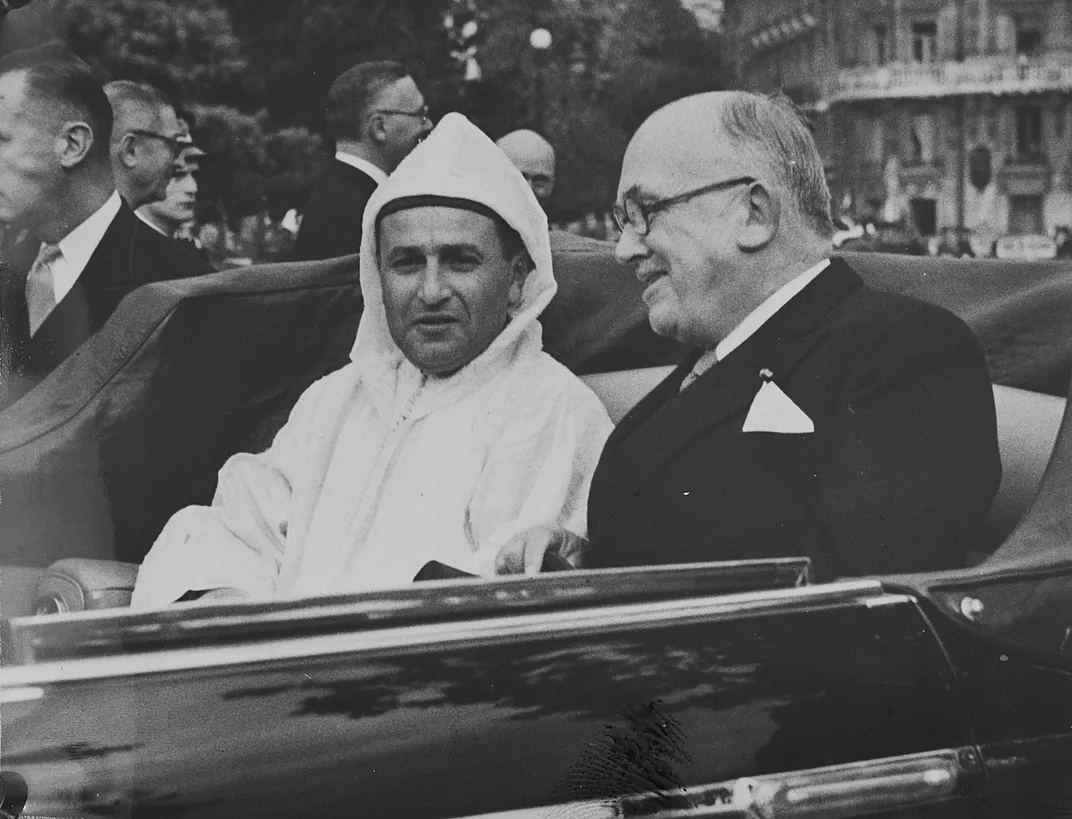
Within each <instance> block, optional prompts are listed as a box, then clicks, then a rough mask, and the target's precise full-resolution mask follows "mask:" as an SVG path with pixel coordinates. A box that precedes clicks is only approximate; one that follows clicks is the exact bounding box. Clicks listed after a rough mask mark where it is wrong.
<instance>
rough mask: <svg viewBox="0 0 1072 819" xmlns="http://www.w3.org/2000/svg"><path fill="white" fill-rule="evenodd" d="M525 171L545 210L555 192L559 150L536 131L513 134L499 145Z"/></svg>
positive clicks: (523, 172) (516, 165) (503, 138)
mask: <svg viewBox="0 0 1072 819" xmlns="http://www.w3.org/2000/svg"><path fill="white" fill-rule="evenodd" d="M495 144H496V145H498V146H499V147H500V148H501V149H502V151H503V153H505V154H506V155H507V156H508V157H510V161H511V162H513V163H514V167H515V168H517V169H518V170H519V171H521V175H522V176H523V177H525V181H526V182H528V183H529V187H530V188H532V192H533V193H534V194H536V199H537V200H538V201H539V203H540V204H541V205H543V206H544V207H546V206H547V200H548V199H550V198H551V194H552V193H553V192H554V190H555V149H554V148H553V147H552V146H551V143H550V142H548V141H547V140H546V139H544V138H543V137H542V136H540V135H539V134H537V133H536V132H535V131H529V130H527V129H522V130H520V131H511V132H510V133H508V134H507V135H506V136H503V137H500V138H499V140H498V141H497V142H496V143H495Z"/></svg>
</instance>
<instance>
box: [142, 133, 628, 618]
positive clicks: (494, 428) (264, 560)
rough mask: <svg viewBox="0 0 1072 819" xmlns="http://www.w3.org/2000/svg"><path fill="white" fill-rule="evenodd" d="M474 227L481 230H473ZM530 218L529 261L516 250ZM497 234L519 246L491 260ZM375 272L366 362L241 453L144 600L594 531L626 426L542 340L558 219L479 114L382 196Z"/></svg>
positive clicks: (290, 591)
mask: <svg viewBox="0 0 1072 819" xmlns="http://www.w3.org/2000/svg"><path fill="white" fill-rule="evenodd" d="M481 220H484V221H483V222H481ZM466 225H469V226H472V231H473V232H474V233H475V234H479V235H478V236H474V237H472V239H471V241H470V240H469V239H466V240H465V241H458V240H457V233H458V228H459V226H463V227H464V226H466ZM489 226H493V227H494V228H495V230H496V231H497V234H489V232H488V230H489V229H490V228H489ZM504 227H505V230H504ZM452 230H453V231H454V233H453V234H452V233H451V231H452ZM511 232H512V233H516V237H515V238H519V240H520V242H521V243H523V246H524V252H521V253H520V254H519V255H520V257H524V262H523V266H521V267H519V265H518V259H519V257H518V256H515V257H514V258H512V259H506V254H507V252H508V251H509V250H510V248H509V247H508V244H509V243H508V242H506V241H504V240H503V238H502V237H503V235H504V234H511ZM489 235H498V236H499V237H500V239H499V241H498V242H494V241H490V242H489V240H488V239H487V237H488V236H489ZM511 235H512V234H511ZM385 237H386V238H385ZM481 237H483V238H481ZM481 241H483V242H484V245H485V246H486V245H488V244H498V245H499V248H498V249H497V250H496V253H499V252H500V251H501V256H502V259H490V260H489V259H488V258H484V257H479V253H478V252H477V255H476V257H474V256H473V255H472V252H473V248H474V247H476V251H479V250H480V242H481ZM378 245H382V246H378ZM466 253H470V255H469V256H466ZM488 255H489V256H490V255H494V254H488ZM381 263H383V264H382V266H381ZM489 264H490V265H492V266H495V265H497V267H495V270H499V271H501V273H499V274H495V275H491V274H489V273H488V270H489V267H488V265H489ZM530 268H531V269H530ZM477 274H479V276H480V277H481V278H480V281H481V282H484V284H479V283H477V282H476V279H474V278H473V277H474V276H476V275H477ZM360 278H361V289H362V295H363V296H364V301H365V310H364V313H363V315H362V317H361V321H360V324H359V327H358V333H357V340H356V342H355V344H354V348H353V351H352V353H351V363H350V364H348V365H347V366H345V367H343V368H342V369H340V370H338V371H336V372H334V373H332V374H330V375H328V376H326V377H325V378H322V379H320V380H319V381H317V382H316V383H315V384H313V385H312V386H311V387H310V388H309V389H308V390H306V392H305V393H304V394H303V395H302V396H301V398H300V399H299V400H298V402H297V404H296V405H295V407H294V409H293V410H292V412H291V415H290V418H289V419H288V421H287V423H286V424H285V425H284V427H283V428H282V429H281V430H280V431H279V433H278V435H277V436H276V438H275V440H274V441H273V443H272V445H271V447H270V448H269V449H268V450H267V451H266V452H263V453H260V454H246V453H241V454H237V455H234V456H233V457H232V458H230V459H229V460H228V461H227V463H226V464H224V466H223V468H222V469H221V471H220V474H219V481H218V484H217V488H216V494H215V497H214V498H213V501H212V505H211V506H208V507H204V506H191V507H187V508H186V509H183V510H181V511H179V512H178V513H176V514H175V515H174V516H173V517H172V518H171V520H170V521H169V522H168V523H167V525H166V526H165V527H164V530H163V531H162V532H161V534H160V536H159V537H158V538H157V540H156V542H155V544H154V545H153V547H152V549H151V550H150V552H149V554H148V555H147V556H146V558H145V561H144V562H143V564H142V566H141V569H140V572H139V575H138V580H137V584H136V586H135V589H134V597H133V601H132V605H133V606H135V607H139V608H147V607H155V606H161V605H166V604H169V603H171V602H173V601H176V600H178V599H180V598H184V597H188V596H196V595H202V596H203V597H209V598H211V597H250V598H259V599H265V598H296V597H310V596H317V595H326V594H336V593H347V592H356V591H363V590H370V589H380V588H390V587H398V586H401V585H405V584H407V583H409V582H410V581H412V580H413V578H414V576H415V575H416V574H417V573H418V572H419V571H420V570H421V568H422V567H423V566H424V565H425V564H426V563H427V562H429V561H432V560H436V561H439V562H440V563H443V564H446V565H448V566H451V567H454V568H457V569H460V570H462V571H464V572H468V573H471V574H475V575H483V576H492V575H494V574H495V559H496V555H497V553H498V550H499V549H500V547H501V546H502V545H503V544H505V543H506V542H507V541H509V540H510V539H511V538H512V537H514V536H515V535H517V534H518V533H519V532H522V531H524V530H526V529H527V528H529V527H531V526H534V525H536V524H540V523H544V522H546V521H547V520H557V521H559V522H560V524H561V525H562V527H563V528H565V529H566V530H568V531H571V532H574V533H576V534H577V535H578V536H583V535H584V533H585V528H586V521H585V516H586V508H587V501H588V488H589V484H590V482H591V480H592V473H593V471H594V470H595V466H596V463H597V461H598V459H599V454H600V451H601V450H602V447H603V443H604V442H605V440H606V438H607V436H608V435H609V433H610V430H611V426H612V425H611V422H610V419H609V418H608V416H607V414H606V411H605V410H604V408H603V406H602V404H601V403H600V402H599V399H598V398H597V397H596V396H595V395H594V393H592V392H591V390H589V389H588V388H587V387H586V386H585V385H584V384H583V383H581V381H580V380H579V379H577V378H576V376H574V375H573V374H572V373H570V372H569V371H568V370H566V369H565V368H564V367H563V366H562V365H560V364H558V363H557V362H556V361H554V360H553V359H552V358H551V357H550V356H549V355H548V354H547V353H545V352H543V349H542V341H541V328H540V323H539V321H538V316H539V315H540V313H541V312H542V311H543V309H544V308H545V307H546V306H547V304H548V303H549V302H550V301H551V298H552V296H553V295H554V293H555V289H556V285H555V281H554V277H553V275H552V271H551V252H550V245H549V239H548V230H547V220H546V217H545V216H544V214H543V211H542V210H541V208H540V206H539V204H538V202H537V201H536V198H535V196H534V195H533V194H532V191H531V190H530V189H529V187H528V185H527V184H526V183H525V180H524V179H523V178H522V176H521V175H520V173H518V171H517V170H516V169H515V168H514V167H513V165H512V164H511V163H510V160H509V159H508V158H507V157H506V155H505V154H503V152H502V151H501V150H500V149H499V148H497V147H496V146H495V144H494V143H493V142H491V140H490V139H488V138H487V137H486V136H485V135H484V134H483V133H482V132H481V131H480V130H479V129H477V128H476V127H475V126H473V125H472V124H471V123H470V122H469V121H468V120H467V119H465V118H464V117H463V116H461V115H459V114H448V115H447V116H446V117H444V118H443V120H442V122H441V123H440V124H439V126H438V127H437V128H436V129H435V130H434V131H433V132H432V133H431V135H430V136H429V137H428V139H426V140H425V141H424V142H423V143H422V144H421V145H419V146H418V147H417V148H416V149H415V150H414V151H413V152H412V153H411V154H410V155H409V156H408V157H407V158H406V159H405V160H404V161H403V162H402V163H401V164H400V165H399V167H398V168H397V169H396V171H395V172H394V173H393V174H392V175H391V177H390V178H389V179H388V181H387V182H386V183H384V184H383V185H381V186H380V187H379V188H378V189H377V190H376V192H375V194H374V195H373V197H372V198H371V199H370V201H369V204H368V207H367V208H366V210H365V214H364V219H363V238H362V246H361V274H360ZM488 288H491V289H490V290H488ZM385 296H386V299H385ZM385 301H386V304H385ZM476 308H480V309H476ZM497 312H498V316H496V313H497ZM489 328H491V329H489Z"/></svg>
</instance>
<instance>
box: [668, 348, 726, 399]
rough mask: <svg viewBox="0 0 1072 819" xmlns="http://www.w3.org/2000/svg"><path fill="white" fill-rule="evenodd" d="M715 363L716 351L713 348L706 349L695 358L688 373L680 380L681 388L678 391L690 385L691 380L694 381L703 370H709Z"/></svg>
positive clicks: (716, 361)
mask: <svg viewBox="0 0 1072 819" xmlns="http://www.w3.org/2000/svg"><path fill="white" fill-rule="evenodd" d="M717 363H718V353H716V352H715V351H714V350H708V351H707V352H706V353H704V354H703V355H702V356H700V357H699V358H698V359H697V360H696V363H695V364H693V365H692V369H691V370H689V374H688V375H686V376H685V378H684V380H683V381H682V382H681V389H680V390H678V392H679V393H682V392H684V391H685V390H686V389H688V388H689V387H691V386H692V384H693V382H694V381H696V379H697V378H699V377H700V376H701V375H703V374H704V373H705V372H707V371H708V370H710V369H711V368H712V367H714V366H715V365H716V364H717Z"/></svg>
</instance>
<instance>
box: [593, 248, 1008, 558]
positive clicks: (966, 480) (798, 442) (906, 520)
mask: <svg viewBox="0 0 1072 819" xmlns="http://www.w3.org/2000/svg"><path fill="white" fill-rule="evenodd" d="M696 358H698V354H696V355H693V356H690V358H689V359H688V360H687V361H686V362H685V363H684V364H682V365H681V366H680V367H678V368H677V369H676V370H675V371H674V372H673V373H672V374H671V375H670V376H669V377H668V378H667V379H666V380H665V381H664V382H663V383H662V384H660V385H659V386H658V387H656V388H655V390H653V391H652V392H651V393H650V394H649V395H648V396H646V397H645V398H644V399H643V400H642V401H641V402H640V403H639V404H638V405H637V406H636V407H635V408H634V409H633V410H632V411H631V412H630V413H629V414H628V415H627V416H626V417H625V418H624V419H623V420H622V421H621V423H620V424H619V425H618V427H617V428H616V429H615V430H614V432H613V434H612V435H611V437H610V439H609V441H608V442H607V445H606V447H605V449H604V451H603V455H602V457H601V459H600V463H599V467H598V469H597V471H596V474H595V477H594V479H593V483H592V489H591V496H590V499H589V507H588V509H589V512H588V515H589V517H588V525H589V535H590V537H591V540H592V544H593V546H594V563H595V565H598V566H628V565H638V564H656V563H687V562H696V561H707V560H735V559H746V558H758V557H777V556H799V555H803V556H808V557H811V558H812V559H813V568H814V570H815V575H816V577H817V578H819V579H824V578H830V577H834V576H839V575H860V574H872V573H886V572H900V571H908V570H927V569H939V568H948V567H952V566H958V565H963V563H964V561H965V552H966V550H967V548H968V546H969V545H970V544H971V542H972V538H973V534H974V533H975V532H976V530H977V528H978V526H979V524H980V523H981V521H982V519H983V516H984V515H985V514H986V512H987V509H988V508H989V506H990V503H991V501H992V500H993V497H994V494H995V492H996V490H997V486H998V481H999V478H1000V475H1001V463H1000V458H999V455H998V446H997V429H996V420H995V413H994V400H993V394H992V392H991V386H990V380H989V377H988V373H987V367H986V362H985V360H984V358H983V354H982V350H981V349H980V347H979V344H978V342H977V341H976V339H975V337H974V336H973V335H972V332H971V330H970V329H969V328H968V327H967V326H966V325H965V324H964V323H963V322H962V321H961V320H960V319H958V318H956V317H955V316H953V315H952V314H951V313H948V312H946V311H944V310H941V309H940V308H936V307H934V306H932V305H928V304H925V303H923V302H917V301H915V300H913V299H908V298H905V297H902V296H896V295H891V294H886V293H880V292H877V291H873V290H870V289H869V288H867V287H866V286H864V285H863V283H862V282H861V280H860V278H859V277H858V276H857V275H856V274H855V273H854V272H853V271H852V270H851V269H850V268H849V267H848V265H846V264H845V263H844V262H842V261H840V260H834V261H833V262H832V264H831V266H830V268H829V269H827V270H826V271H824V272H823V273H822V274H820V275H819V276H818V278H816V279H815V280H814V281H813V282H811V283H810V284H809V285H808V286H807V287H806V288H805V289H804V290H803V291H802V292H801V293H800V294H798V295H797V296H796V298H794V299H793V300H792V301H790V302H789V304H787V305H786V306H785V307H784V308H782V310H780V311H779V312H778V313H777V314H776V315H775V316H774V317H772V318H771V319H770V320H769V321H768V322H767V323H766V324H764V325H763V326H762V327H761V328H760V329H759V330H758V331H757V332H756V334H755V335H753V336H752V337H751V338H749V339H748V340H747V341H746V342H745V343H744V344H742V345H741V346H740V347H738V348H737V349H736V350H734V351H733V352H732V353H730V354H729V355H728V356H727V357H726V359H725V360H724V361H721V362H719V363H718V364H717V365H715V366H714V367H713V368H712V369H710V370H709V371H707V372H706V373H705V374H704V375H703V376H701V377H700V378H699V379H698V380H697V381H696V383H695V384H693V385H692V386H691V387H689V388H688V389H687V390H685V391H684V392H683V393H681V394H680V395H679V393H678V388H679V385H680V384H681V381H682V379H683V378H684V376H685V375H686V373H687V372H688V371H689V370H690V369H691V366H692V363H693V362H694V361H695V360H696ZM764 369H767V370H770V372H771V373H773V381H774V383H775V384H777V385H778V386H779V387H780V388H781V389H782V390H783V391H784V392H785V393H786V395H788V396H789V398H790V399H792V401H793V402H795V403H796V404H797V406H799V407H800V408H801V409H803V411H804V412H805V413H807V415H808V416H809V417H810V418H811V419H812V421H813V422H814V425H815V431H814V433H810V434H780V433H774V432H749V433H744V432H742V425H743V423H744V421H745V418H746V416H747V415H748V412H749V408H750V406H751V404H752V401H753V399H754V398H755V396H756V393H757V391H758V390H759V388H760V386H761V385H762V383H763V377H762V376H761V370H764Z"/></svg>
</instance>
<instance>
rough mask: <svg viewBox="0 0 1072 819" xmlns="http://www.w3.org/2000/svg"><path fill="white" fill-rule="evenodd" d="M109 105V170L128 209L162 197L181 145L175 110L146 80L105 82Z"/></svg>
mask: <svg viewBox="0 0 1072 819" xmlns="http://www.w3.org/2000/svg"><path fill="white" fill-rule="evenodd" d="M104 93H105V94H107V95H108V101H109V102H110V103H111V104H112V140H111V143H112V170H113V171H114V172H115V184H116V187H117V188H118V189H119V195H120V196H121V197H123V201H124V202H126V203H127V204H128V205H129V206H130V207H131V208H132V209H133V210H137V209H138V208H140V207H141V206H142V205H145V204H148V203H149V202H159V201H160V200H162V199H163V198H164V197H165V196H167V186H168V180H169V179H170V178H171V170H172V165H173V164H174V162H175V159H176V158H177V157H178V154H179V151H180V150H181V149H182V148H184V147H185V144H184V143H183V139H182V137H183V135H184V132H183V130H182V127H181V126H180V125H179V120H178V117H176V116H175V109H174V108H173V107H172V105H171V103H170V102H168V101H167V99H166V98H165V97H164V95H163V94H161V93H160V92H159V91H158V90H157V89H155V88H153V87H152V86H150V85H142V84H140V83H135V82H130V81H129V80H116V81H115V82H110V83H108V84H107V85H106V86H104Z"/></svg>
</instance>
